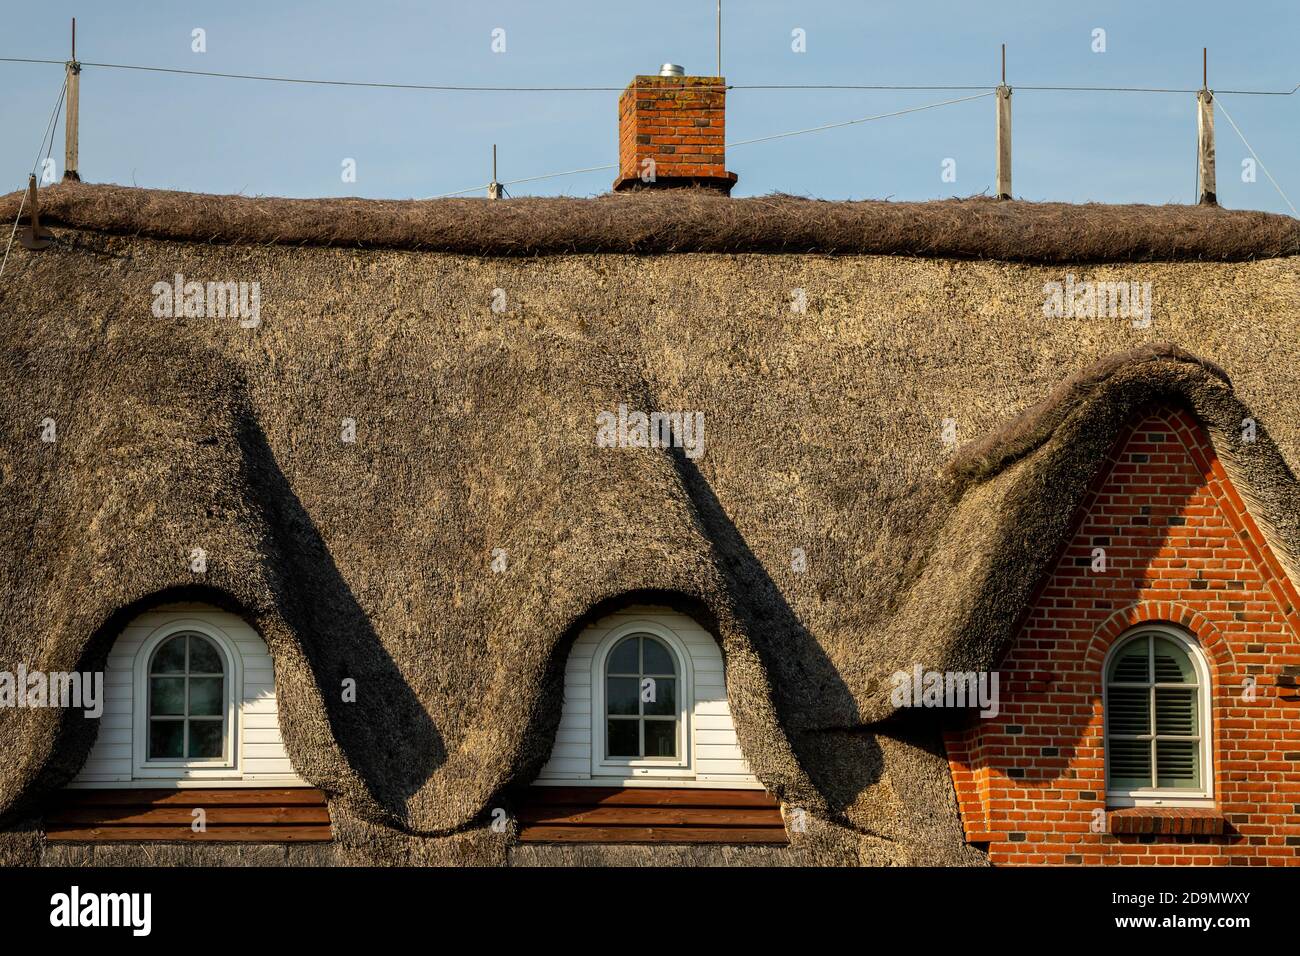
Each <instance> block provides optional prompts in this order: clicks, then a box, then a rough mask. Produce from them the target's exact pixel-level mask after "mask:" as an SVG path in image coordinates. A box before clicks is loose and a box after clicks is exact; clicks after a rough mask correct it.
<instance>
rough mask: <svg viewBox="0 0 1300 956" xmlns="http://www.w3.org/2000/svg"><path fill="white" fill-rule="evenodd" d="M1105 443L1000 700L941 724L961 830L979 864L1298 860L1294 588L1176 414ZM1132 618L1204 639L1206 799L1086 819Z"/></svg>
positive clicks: (1206, 448)
mask: <svg viewBox="0 0 1300 956" xmlns="http://www.w3.org/2000/svg"><path fill="white" fill-rule="evenodd" d="M1115 449H1116V450H1115V452H1114V453H1113V454H1112V456H1111V459H1110V461H1109V463H1108V467H1107V468H1106V469H1103V473H1102V475H1101V476H1100V477H1099V479H1098V481H1097V482H1096V483H1095V484H1094V485H1093V490H1092V492H1091V493H1090V494H1089V496H1088V498H1087V499H1086V500H1085V502H1084V504H1083V506H1082V507H1081V508H1080V513H1079V516H1078V520H1077V523H1076V530H1075V531H1074V533H1073V535H1072V537H1071V538H1070V540H1069V541H1068V543H1067V545H1066V546H1065V548H1064V549H1063V550H1062V552H1061V555H1060V557H1059V558H1058V560H1057V562H1056V563H1055V565H1054V566H1053V569H1052V570H1051V572H1050V573H1049V575H1048V576H1047V578H1046V580H1045V581H1044V582H1043V584H1042V586H1041V587H1040V589H1039V592H1038V594H1037V596H1036V597H1035V599H1034V601H1033V602H1032V604H1031V607H1030V610H1029V613H1028V614H1027V616H1026V619H1025V621H1024V623H1023V624H1022V626H1021V628H1020V631H1019V633H1018V634H1017V636H1016V638H1015V640H1014V642H1013V644H1012V646H1011V649H1010V651H1009V652H1008V654H1007V656H1006V658H1005V660H1004V661H1003V662H1002V666H1001V668H1000V674H1001V691H1002V694H1001V697H1002V700H1001V711H1000V713H999V714H998V716H997V717H995V718H992V719H990V720H978V719H973V720H972V721H971V722H970V723H969V724H967V725H965V726H964V727H961V728H959V729H955V730H952V731H950V732H948V733H947V734H946V735H945V743H946V746H947V750H948V757H949V764H950V767H951V770H952V775H953V781H954V785H955V787H956V791H957V798H958V803H959V806H960V809H961V814H962V823H963V826H964V828H965V831H966V838H967V840H968V841H970V842H973V843H985V844H987V845H988V852H989V855H990V858H991V859H992V861H993V862H994V863H995V864H1157V865H1163V864H1175V863H1238V864H1256V865H1258V864H1262V863H1284V864H1297V863H1300V694H1298V693H1297V691H1296V689H1295V687H1294V686H1291V685H1294V683H1295V678H1294V676H1293V675H1294V673H1296V672H1297V670H1298V669H1300V643H1298V642H1297V634H1300V617H1298V616H1297V608H1300V601H1298V600H1297V597H1296V592H1295V589H1294V587H1293V586H1292V584H1291V582H1290V581H1289V580H1288V579H1287V577H1286V576H1285V574H1284V572H1283V570H1282V568H1281V566H1280V565H1279V564H1278V562H1277V560H1276V558H1275V557H1274V556H1273V554H1272V553H1271V551H1270V549H1269V547H1268V545H1267V543H1266V542H1265V540H1264V538H1263V536H1262V534H1261V533H1260V530H1259V528H1258V527H1257V525H1256V524H1255V522H1254V521H1253V520H1252V519H1251V517H1250V515H1249V513H1248V512H1247V510H1246V508H1245V506H1244V504H1243V502H1242V499H1241V497H1240V495H1239V494H1238V492H1237V490H1236V489H1234V488H1233V486H1232V483H1231V482H1230V480H1229V479H1228V476H1227V474H1226V473H1225V471H1224V469H1223V467H1222V465H1221V463H1220V462H1219V460H1218V458H1217V456H1216V455H1215V453H1214V449H1213V446H1212V445H1211V443H1210V441H1209V439H1208V436H1207V435H1206V434H1205V432H1204V430H1203V428H1202V427H1201V425H1200V424H1199V423H1198V422H1197V421H1196V420H1195V419H1194V418H1193V417H1192V416H1191V415H1190V414H1189V413H1187V412H1185V411H1182V410H1150V411H1146V412H1144V413H1142V414H1141V415H1140V416H1138V419H1137V423H1136V424H1135V425H1134V426H1132V427H1131V428H1130V429H1129V430H1128V431H1127V432H1126V433H1125V434H1124V435H1123V436H1121V438H1120V439H1119V440H1118V441H1117V442H1116V445H1115ZM1096 548H1102V549H1104V551H1105V560H1106V565H1105V570H1104V571H1102V570H1094V549H1096ZM1147 621H1151V622H1165V623H1170V624H1173V625H1176V626H1178V627H1180V628H1182V629H1184V630H1186V631H1188V632H1190V633H1191V634H1193V635H1194V636H1195V637H1196V639H1197V640H1198V641H1199V642H1200V644H1201V647H1202V648H1203V649H1204V651H1205V656H1206V658H1207V661H1208V663H1209V667H1210V670H1211V734H1212V739H1213V768H1214V798H1215V807H1214V809H1213V810H1210V811H1198V812H1196V813H1188V812H1186V811H1181V812H1174V811H1165V810H1155V811H1151V810H1150V809H1146V810H1144V811H1143V812H1141V813H1133V812H1131V811H1125V812H1122V813H1118V814H1117V813H1115V812H1113V810H1112V812H1110V813H1108V814H1107V815H1106V816H1104V817H1103V816H1101V815H1099V814H1098V813H1097V811H1098V810H1104V809H1105V808H1106V804H1105V769H1104V767H1105V764H1104V752H1103V714H1102V703H1101V700H1102V678H1103V675H1102V665H1103V661H1104V659H1105V656H1106V652H1107V650H1108V649H1109V647H1110V646H1111V644H1112V643H1113V642H1114V641H1115V640H1116V639H1117V638H1118V637H1120V636H1121V635H1122V634H1124V633H1125V632H1126V631H1128V630H1129V629H1130V628H1131V627H1133V626H1134V625H1136V624H1139V623H1142V622H1147ZM1248 678H1253V679H1254V681H1255V696H1254V700H1249V699H1247V695H1245V694H1244V693H1243V688H1244V685H1245V683H1246V682H1247V679H1248ZM1134 829H1137V830H1147V831H1151V830H1156V831H1158V832H1155V833H1151V832H1139V833H1134V832H1126V831H1132V830H1134ZM1216 830H1222V832H1221V833H1216V832H1215V831H1216Z"/></svg>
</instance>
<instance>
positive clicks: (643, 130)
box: [614, 63, 736, 195]
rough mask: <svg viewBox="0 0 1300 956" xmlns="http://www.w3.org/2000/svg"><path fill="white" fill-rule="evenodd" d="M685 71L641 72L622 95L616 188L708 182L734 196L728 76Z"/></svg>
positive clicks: (671, 66) (671, 68)
mask: <svg viewBox="0 0 1300 956" xmlns="http://www.w3.org/2000/svg"><path fill="white" fill-rule="evenodd" d="M685 72H686V71H685V70H683V69H682V68H681V67H680V66H676V65H674V64H672V63H665V64H664V65H663V68H662V69H661V70H660V71H659V75H658V76H638V77H637V78H636V79H634V80H633V81H632V82H631V84H630V85H629V86H628V88H627V89H626V90H624V91H623V95H622V96H620V97H619V100H618V179H616V180H614V189H615V190H616V191H623V190H629V189H672V188H675V187H681V186H704V187H707V188H709V189H716V190H718V191H719V192H721V193H723V194H724V195H730V194H731V187H732V186H734V185H735V184H736V174H735V173H729V172H727V167H726V156H725V147H724V146H723V143H724V142H725V141H726V129H727V128H726V122H725V115H726V102H727V92H726V80H724V79H723V78H722V77H720V76H686V75H685Z"/></svg>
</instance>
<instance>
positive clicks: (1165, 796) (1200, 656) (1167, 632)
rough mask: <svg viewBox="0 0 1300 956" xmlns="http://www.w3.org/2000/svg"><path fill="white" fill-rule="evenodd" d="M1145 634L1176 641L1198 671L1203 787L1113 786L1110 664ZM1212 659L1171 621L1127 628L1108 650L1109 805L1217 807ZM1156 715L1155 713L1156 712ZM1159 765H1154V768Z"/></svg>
mask: <svg viewBox="0 0 1300 956" xmlns="http://www.w3.org/2000/svg"><path fill="white" fill-rule="evenodd" d="M1141 637H1164V638H1168V639H1170V640H1172V641H1174V642H1176V643H1177V644H1178V645H1179V646H1180V647H1181V648H1182V649H1183V651H1184V652H1185V653H1186V654H1187V657H1188V660H1190V661H1191V662H1192V667H1193V669H1194V670H1195V671H1196V685H1197V687H1196V690H1197V701H1196V712H1197V715H1198V717H1199V720H1200V728H1199V730H1200V736H1201V754H1200V756H1201V789H1200V790H1188V789H1170V788H1157V787H1142V788H1139V789H1134V790H1124V789H1112V788H1111V786H1110V701H1109V699H1108V697H1109V690H1110V665H1111V662H1112V661H1113V660H1114V658H1115V655H1116V654H1118V653H1119V652H1121V651H1122V650H1123V649H1124V647H1125V646H1127V645H1128V644H1129V643H1131V642H1132V641H1134V640H1137V639H1138V638H1141ZM1212 692H1213V687H1212V685H1211V682H1210V667H1209V662H1208V660H1207V659H1206V657H1205V651H1204V650H1202V648H1201V645H1200V643H1199V642H1198V641H1197V640H1196V638H1195V637H1193V636H1192V635H1190V634H1188V633H1186V632H1184V631H1182V630H1179V629H1177V628H1174V627H1170V626H1169V625H1167V624H1139V625H1138V626H1137V627H1134V628H1131V629H1130V630H1128V631H1125V632H1124V633H1123V634H1122V635H1120V637H1119V638H1118V639H1116V641H1115V642H1114V643H1113V644H1112V645H1111V647H1110V650H1109V651H1107V652H1106V659H1105V660H1104V661H1103V662H1102V665H1101V707H1102V715H1103V718H1104V720H1103V723H1102V753H1103V755H1104V761H1103V763H1104V765H1105V769H1104V773H1105V775H1106V780H1105V782H1106V805H1107V806H1109V807H1213V806H1214V737H1213V729H1214V722H1213V720H1212V719H1211V714H1210V707H1211V702H1212V700H1213V696H1212ZM1152 719H1153V720H1154V719H1155V715H1154V714H1153V715H1152ZM1154 770H1155V768H1154V767H1153V768H1152V772H1154Z"/></svg>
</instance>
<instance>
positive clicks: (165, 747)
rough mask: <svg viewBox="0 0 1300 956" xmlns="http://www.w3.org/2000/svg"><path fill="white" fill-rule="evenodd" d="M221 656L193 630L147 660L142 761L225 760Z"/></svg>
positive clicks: (226, 741)
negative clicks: (147, 723) (143, 757)
mask: <svg viewBox="0 0 1300 956" xmlns="http://www.w3.org/2000/svg"><path fill="white" fill-rule="evenodd" d="M226 670H227V667H226V659H225V655H224V654H223V653H222V652H221V650H220V649H219V648H218V647H217V645H216V644H214V643H213V641H212V639H211V638H208V637H205V636H204V635H202V634H199V633H197V632H194V631H183V632H181V633H179V634H173V635H172V636H170V637H168V638H167V639H166V640H164V641H163V642H162V643H161V644H159V645H158V647H157V648H156V649H155V650H154V652H153V654H152V655H151V656H150V658H149V728H148V735H147V741H148V742H147V750H146V759H148V760H151V761H158V760H166V761H195V762H198V761H209V760H224V759H225V758H226V756H227V755H228V753H229V752H230V749H231V748H230V746H229V744H230V727H229V710H230V707H229V694H228V693H227V685H228V683H229V681H228V680H227V675H226Z"/></svg>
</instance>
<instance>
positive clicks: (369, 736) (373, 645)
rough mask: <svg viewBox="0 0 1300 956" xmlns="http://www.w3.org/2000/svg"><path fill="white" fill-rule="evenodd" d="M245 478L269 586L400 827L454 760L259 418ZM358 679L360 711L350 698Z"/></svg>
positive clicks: (246, 450) (329, 706)
mask: <svg viewBox="0 0 1300 956" xmlns="http://www.w3.org/2000/svg"><path fill="white" fill-rule="evenodd" d="M238 433H239V444H240V449H241V453H242V458H243V470H244V477H245V480H246V482H247V484H248V486H249V488H250V490H251V493H252V495H253V497H254V500H255V501H256V503H257V505H258V507H259V508H260V509H261V512H262V519H263V522H264V526H265V528H266V536H265V538H264V539H263V541H262V547H263V549H264V551H263V554H264V564H265V568H266V574H267V579H268V582H269V584H270V587H271V590H272V592H273V594H274V595H275V600H276V606H277V608H278V610H279V612H280V614H281V615H282V616H283V619H284V621H285V623H286V624H287V625H288V626H289V628H290V629H291V630H292V631H293V632H294V633H295V634H296V635H297V636H298V639H299V641H300V642H301V644H302V646H303V649H304V651H305V652H306V655H307V658H308V660H309V661H310V662H311V667H312V671H313V673H314V675H315V678H316V682H317V684H318V686H319V687H320V688H321V695H322V697H323V698H324V701H325V707H326V711H327V712H328V714H329V720H330V726H331V729H332V730H333V732H334V736H335V739H336V740H337V741H338V742H339V745H340V747H342V749H343V751H344V753H345V755H346V757H347V759H348V761H349V763H351V764H352V766H353V768H354V769H355V770H356V771H357V773H358V774H359V775H360V776H361V778H362V779H363V780H365V781H366V783H367V785H368V786H369V787H370V788H371V790H372V793H373V795H374V797H375V799H376V800H378V801H379V803H380V804H381V805H382V806H383V807H384V808H385V809H387V810H388V811H389V812H391V813H393V814H394V815H396V816H397V817H398V818H399V819H404V818H405V802H406V799H407V798H408V797H410V796H411V795H412V794H413V793H415V792H417V791H418V790H419V789H420V787H421V786H422V785H423V784H424V783H425V781H426V780H428V779H429V777H430V776H431V775H432V774H433V772H434V771H435V770H437V769H438V767H440V766H441V765H442V763H443V761H444V760H445V759H446V756H447V751H446V747H445V746H444V744H443V740H442V736H441V735H440V734H439V733H438V729H437V727H435V726H434V723H433V721H432V719H431V718H430V717H429V714H428V713H427V711H426V710H425V709H424V707H423V705H422V704H421V703H420V700H419V698H418V697H416V695H415V693H414V692H413V691H412V690H411V687H410V685H409V684H408V683H407V682H406V680H405V678H404V677H403V676H402V672H401V670H400V669H399V668H398V666H397V664H396V662H395V661H394V660H393V659H392V657H390V656H389V654H388V652H387V651H386V650H385V649H384V646H383V644H382V642H381V641H380V640H379V636H378V635H377V634H376V633H375V631H374V629H373V628H372V627H371V625H370V620H369V618H368V617H367V616H366V613H365V611H364V610H362V608H361V606H360V605H359V604H358V603H357V601H356V598H355V597H354V596H353V594H352V590H351V588H350V587H349V586H348V583H347V581H346V580H345V579H344V578H343V575H342V574H341V573H340V572H339V569H338V566H337V565H336V564H335V563H334V559H333V557H331V555H330V553H329V548H328V547H327V546H326V544H325V541H324V539H322V538H321V535H320V532H319V531H318V530H317V528H316V525H315V523H314V522H313V521H312V519H311V516H310V515H308V514H307V511H306V509H305V508H303V506H302V502H301V501H299V500H298V496H297V495H296V494H294V491H293V489H292V488H291V487H290V485H289V482H288V479H286V478H285V476H284V473H283V472H282V471H281V470H280V467H279V465H278V463H277V462H276V460H275V455H274V453H273V452H272V451H271V448H270V446H269V445H268V444H267V441H266V436H265V434H264V433H263V431H262V427H261V425H260V424H258V422H257V420H256V419H255V418H254V417H253V416H252V414H251V413H247V414H245V415H244V416H243V419H242V421H241V422H240V423H239V429H238ZM349 679H350V680H353V681H355V688H356V695H355V703H347V702H344V700H343V688H344V681H345V680H349Z"/></svg>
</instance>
